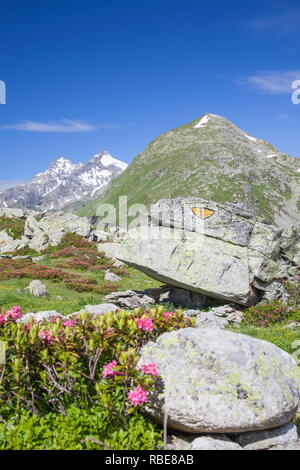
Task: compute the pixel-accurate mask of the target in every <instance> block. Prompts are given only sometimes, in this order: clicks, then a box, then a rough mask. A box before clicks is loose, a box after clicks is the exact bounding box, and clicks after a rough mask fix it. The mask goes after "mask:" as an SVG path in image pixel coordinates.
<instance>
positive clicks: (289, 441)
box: [237, 423, 299, 450]
mask: <svg viewBox="0 0 300 470" xmlns="http://www.w3.org/2000/svg"><path fill="white" fill-rule="evenodd" d="M298 440H299V437H298V432H297V426H296V425H295V424H293V423H288V424H286V425H285V426H281V427H279V428H275V429H270V430H267V431H259V432H247V433H244V434H240V435H239V436H238V438H237V442H238V444H239V445H241V446H242V447H243V449H245V450H265V449H270V448H271V447H275V446H282V447H287V446H289V445H293V444H296V443H297V442H298Z"/></svg>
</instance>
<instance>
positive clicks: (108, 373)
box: [102, 361, 122, 379]
mask: <svg viewBox="0 0 300 470" xmlns="http://www.w3.org/2000/svg"><path fill="white" fill-rule="evenodd" d="M117 365H118V364H117V361H111V362H108V364H105V366H104V367H103V372H102V377H103V378H104V379H105V378H106V377H116V375H122V372H118V371H117V370H114V367H117Z"/></svg>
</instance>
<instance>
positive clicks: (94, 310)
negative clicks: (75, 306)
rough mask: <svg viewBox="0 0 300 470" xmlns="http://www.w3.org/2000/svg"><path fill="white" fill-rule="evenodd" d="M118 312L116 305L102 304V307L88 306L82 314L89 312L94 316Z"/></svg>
mask: <svg viewBox="0 0 300 470" xmlns="http://www.w3.org/2000/svg"><path fill="white" fill-rule="evenodd" d="M118 310H119V308H118V307H117V306H116V305H114V304H100V305H86V306H85V307H84V308H83V309H82V310H81V312H88V313H91V314H93V315H103V314H105V313H110V312H117V311H118ZM73 315H74V314H73Z"/></svg>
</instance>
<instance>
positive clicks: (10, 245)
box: [0, 230, 28, 253]
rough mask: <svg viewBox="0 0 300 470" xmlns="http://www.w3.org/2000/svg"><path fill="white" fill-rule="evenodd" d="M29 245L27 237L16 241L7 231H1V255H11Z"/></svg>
mask: <svg viewBox="0 0 300 470" xmlns="http://www.w3.org/2000/svg"><path fill="white" fill-rule="evenodd" d="M27 245H28V240H27V238H26V237H22V238H20V239H17V240H15V239H14V238H13V237H11V236H10V235H9V234H8V233H7V232H6V230H1V231H0V253H11V252H13V251H16V250H19V249H20V248H25V247H26V246H27Z"/></svg>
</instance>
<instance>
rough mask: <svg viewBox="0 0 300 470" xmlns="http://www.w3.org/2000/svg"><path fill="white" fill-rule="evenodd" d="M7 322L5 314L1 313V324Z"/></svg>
mask: <svg viewBox="0 0 300 470" xmlns="http://www.w3.org/2000/svg"><path fill="white" fill-rule="evenodd" d="M6 322H7V320H6V318H5V315H0V324H1V323H6Z"/></svg>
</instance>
